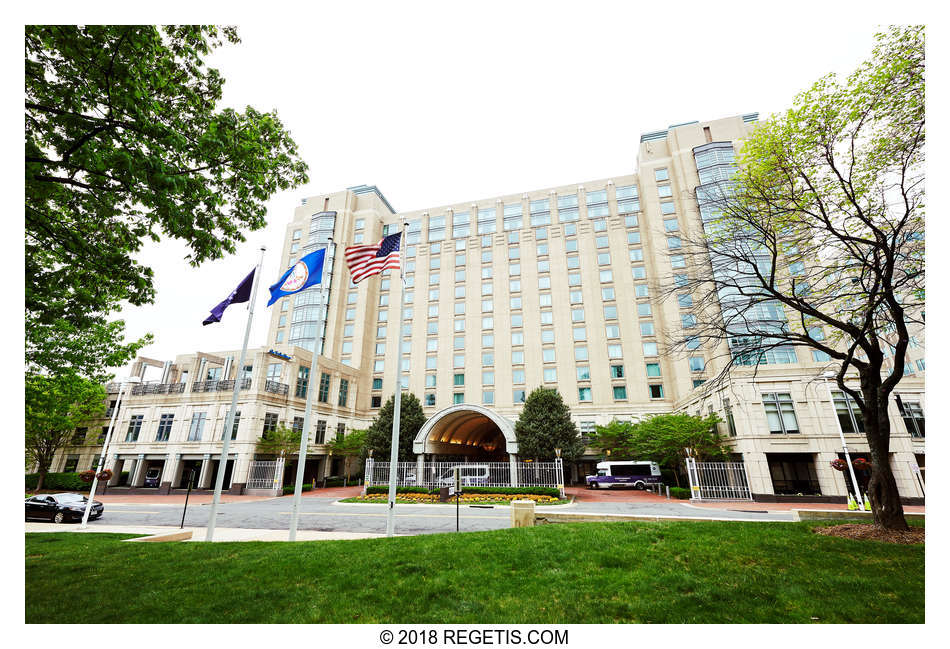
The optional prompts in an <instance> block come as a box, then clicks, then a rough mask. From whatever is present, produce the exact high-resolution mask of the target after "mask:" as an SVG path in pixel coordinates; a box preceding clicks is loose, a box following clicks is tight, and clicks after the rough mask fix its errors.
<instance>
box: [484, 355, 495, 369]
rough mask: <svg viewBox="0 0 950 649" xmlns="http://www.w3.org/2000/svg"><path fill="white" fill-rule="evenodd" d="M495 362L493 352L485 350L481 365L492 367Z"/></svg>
mask: <svg viewBox="0 0 950 649" xmlns="http://www.w3.org/2000/svg"><path fill="white" fill-rule="evenodd" d="M494 364H495V354H494V352H485V353H484V354H482V365H484V366H485V367H492V366H493V365H494Z"/></svg>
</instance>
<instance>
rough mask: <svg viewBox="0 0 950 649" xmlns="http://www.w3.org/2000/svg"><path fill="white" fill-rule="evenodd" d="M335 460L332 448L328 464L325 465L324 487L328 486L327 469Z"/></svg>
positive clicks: (328, 456)
mask: <svg viewBox="0 0 950 649" xmlns="http://www.w3.org/2000/svg"><path fill="white" fill-rule="evenodd" d="M332 462H333V449H330V452H329V454H328V455H327V466H325V467H323V488H324V489H326V488H327V469H329V468H330V467H331V466H333V465H332Z"/></svg>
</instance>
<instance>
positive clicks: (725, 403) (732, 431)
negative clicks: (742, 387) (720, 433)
mask: <svg viewBox="0 0 950 649" xmlns="http://www.w3.org/2000/svg"><path fill="white" fill-rule="evenodd" d="M722 409H723V410H725V412H726V424H727V425H728V426H729V436H730V437H735V436H736V420H735V419H734V418H733V416H732V406H731V405H730V404H729V397H724V398H723V400H722Z"/></svg>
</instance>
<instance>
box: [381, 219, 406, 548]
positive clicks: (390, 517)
mask: <svg viewBox="0 0 950 649" xmlns="http://www.w3.org/2000/svg"><path fill="white" fill-rule="evenodd" d="M407 225H408V223H407V222H404V223H403V224H402V234H401V235H400V236H399V283H400V284H401V285H402V286H401V288H400V292H399V325H398V327H397V329H396V330H397V331H398V332H399V335H398V336H397V337H396V396H395V398H394V403H393V435H392V448H391V449H390V451H389V509H387V510H386V536H387V537H388V536H392V535H393V528H394V526H395V522H396V521H395V515H396V510H395V508H396V461H397V460H398V459H399V409H400V405H401V402H402V327H403V321H404V320H405V318H406V273H405V270H404V269H405V267H406V226H407Z"/></svg>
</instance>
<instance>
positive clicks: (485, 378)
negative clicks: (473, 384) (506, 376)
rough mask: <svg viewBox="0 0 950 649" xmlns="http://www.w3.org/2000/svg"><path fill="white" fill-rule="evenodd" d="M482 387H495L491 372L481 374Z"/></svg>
mask: <svg viewBox="0 0 950 649" xmlns="http://www.w3.org/2000/svg"><path fill="white" fill-rule="evenodd" d="M482 385H495V373H494V372H491V371H485V372H482Z"/></svg>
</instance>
